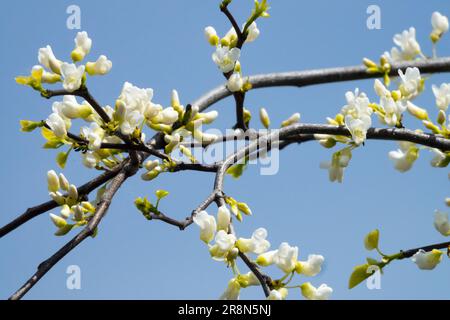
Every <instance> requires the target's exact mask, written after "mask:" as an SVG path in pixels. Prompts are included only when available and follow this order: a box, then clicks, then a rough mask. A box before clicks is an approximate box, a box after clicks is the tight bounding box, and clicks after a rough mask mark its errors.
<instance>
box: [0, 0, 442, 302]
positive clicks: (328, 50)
mask: <svg viewBox="0 0 450 320" xmlns="http://www.w3.org/2000/svg"><path fill="white" fill-rule="evenodd" d="M235 2H238V3H233V5H232V6H231V10H232V11H233V12H234V13H235V14H236V17H237V18H238V19H239V20H240V21H243V19H245V18H246V17H247V15H248V13H249V12H250V8H251V6H252V1H251V0H246V1H242V0H241V1H235ZM270 2H272V3H271V5H272V8H271V10H270V13H271V18H270V19H266V20H263V21H260V22H259V27H260V30H261V36H260V38H259V39H258V40H257V41H256V42H255V43H251V44H249V45H248V46H246V47H245V49H244V51H243V53H242V58H241V62H242V66H243V71H244V73H245V74H254V73H264V72H273V71H288V70H303V69H312V68H321V67H331V66H346V65H355V64H359V63H360V62H361V59H362V58H363V57H365V56H368V57H371V58H374V59H377V58H378V57H379V55H380V54H381V53H382V52H383V51H385V50H389V49H390V48H391V47H392V45H393V44H392V36H393V35H394V34H395V33H397V32H400V31H402V30H404V29H406V28H408V27H410V26H415V27H416V29H417V34H418V39H419V41H420V43H421V44H422V47H423V51H424V52H425V53H429V52H430V51H431V50H430V43H429V41H428V34H429V32H430V30H431V26H430V17H431V13H432V12H433V11H434V10H438V11H441V12H442V13H444V14H446V15H450V11H449V8H448V5H447V3H445V2H444V1H432V0H429V1H420V2H419V1H415V2H414V5H413V4H411V1H375V2H374V1H365V0H364V1H323V0H317V1H311V2H308V3H306V2H303V1H302V2H300V1H295V0H289V1H288V0H285V1H270ZM70 4H77V5H79V6H80V7H81V10H82V30H86V31H88V33H89V35H90V36H91V38H92V39H93V49H92V53H91V55H90V57H91V59H94V57H97V56H98V55H99V54H106V55H107V56H108V58H110V59H111V60H112V61H113V69H112V72H111V73H110V74H109V75H107V76H105V77H98V78H95V79H92V80H90V81H89V87H90V88H91V91H92V92H93V94H94V95H95V96H96V97H97V98H98V100H99V101H101V102H102V103H103V104H113V103H114V100H115V98H116V97H117V96H118V94H119V93H120V90H121V87H122V85H123V82H124V81H130V82H132V83H133V84H136V85H138V86H141V87H152V88H153V89H154V90H155V98H154V100H155V101H158V102H160V103H162V104H165V105H167V104H168V103H169V101H170V100H169V99H170V91H171V89H173V88H176V89H177V90H178V91H179V93H180V96H181V99H182V102H183V103H185V104H186V103H188V102H190V101H193V100H194V99H195V98H197V97H199V96H200V95H201V94H202V93H203V92H205V91H207V90H209V89H211V88H212V87H214V86H216V85H218V84H221V83H222V82H223V78H222V75H221V74H220V73H219V72H218V70H217V69H216V67H215V66H214V64H213V62H212V61H211V59H210V56H211V53H212V48H211V47H210V46H208V45H207V43H206V42H205V40H204V36H203V28H204V27H205V26H207V25H214V26H215V27H216V29H217V30H218V31H219V32H220V33H222V34H223V33H224V32H226V31H227V30H228V28H229V25H228V22H227V20H226V19H225V17H224V16H222V14H221V13H220V12H219V10H218V4H219V1H218V0H217V1H200V0H197V1H127V2H124V1H108V2H106V1H81V0H79V1H77V2H76V3H73V2H68V1H48V0H47V1H39V2H31V1H19V0H18V1H14V2H12V1H9V2H5V3H3V5H2V6H3V8H2V9H3V10H1V13H0V24H1V28H0V32H1V38H2V41H3V46H2V47H3V49H2V50H1V51H0V64H1V70H2V71H1V73H0V88H1V89H0V90H1V93H2V95H1V96H2V111H3V112H2V125H1V126H0V133H1V134H0V137H1V138H0V139H1V143H2V146H3V157H1V160H0V161H1V166H0V179H1V181H2V183H1V185H0V191H1V192H0V199H1V203H2V210H1V213H0V224H1V225H3V224H5V223H7V222H9V221H10V220H12V219H13V218H15V217H16V216H17V215H18V214H20V213H22V212H23V211H24V210H25V209H26V208H27V207H28V206H32V205H35V204H38V203H41V202H43V201H47V200H48V195H47V190H46V172H47V170H49V169H56V170H57V166H56V164H55V162H54V158H55V156H56V152H55V151H49V150H44V149H42V148H41V145H42V144H43V139H42V137H41V136H40V134H39V133H38V132H36V133H32V134H26V133H21V132H19V120H20V119H36V120H39V119H44V118H45V117H46V116H47V115H48V114H49V113H50V107H51V102H50V101H45V100H43V99H41V98H40V97H39V96H38V95H37V94H36V93H35V92H33V91H32V90H30V89H28V88H25V87H21V86H18V85H16V84H15V82H14V77H15V76H16V75H18V74H25V73H27V72H28V71H29V69H30V68H31V66H33V65H34V64H36V63H37V50H38V48H40V47H43V46H45V45H47V44H50V45H52V47H53V49H54V52H55V54H56V55H57V56H58V57H61V58H63V57H64V58H65V59H67V60H68V58H69V53H70V50H71V49H72V47H73V38H74V36H75V34H76V31H75V30H68V29H67V28H66V23H65V22H66V18H67V15H66V13H65V11H66V8H67V6H68V5H70ZM369 4H378V5H379V6H380V7H381V10H382V11H381V13H382V29H381V30H374V31H369V30H368V29H367V28H366V18H367V15H366V8H367V6H368V5H369ZM449 41H450V38H449V37H446V38H444V40H443V41H442V43H441V45H440V47H439V53H440V54H441V55H450V45H449V43H450V42H449ZM449 80H450V76H449V75H448V74H447V75H439V76H434V77H433V78H432V79H431V80H430V81H428V82H427V84H426V89H427V91H426V92H425V93H424V94H423V96H422V97H420V99H419V100H417V103H418V104H423V105H426V106H429V109H430V110H432V112H431V113H432V114H433V115H435V114H436V112H435V111H436V108H435V107H434V99H433V96H432V93H431V84H432V83H436V84H440V83H441V82H450V81H449ZM372 84H373V82H372V81H360V82H352V83H350V82H349V83H341V84H330V85H325V86H316V87H308V88H302V89H295V88H277V89H267V90H255V91H252V92H250V93H249V94H248V95H247V97H248V99H247V107H248V108H249V109H250V110H251V111H252V112H253V113H254V114H255V116H256V115H257V110H258V109H259V107H261V106H264V107H266V108H267V110H269V113H270V115H271V117H272V121H273V123H278V122H280V121H281V120H283V119H284V118H286V117H288V116H289V115H291V114H292V113H294V112H300V113H301V114H302V121H303V122H309V123H320V122H323V121H324V119H325V117H326V116H333V115H335V114H336V112H337V111H338V110H340V108H341V106H342V105H343V104H344V103H345V100H344V93H345V92H346V91H347V90H353V89H354V88H355V87H359V88H361V89H363V90H366V91H367V92H368V93H369V96H370V97H372V98H374V94H373V92H372V90H371V88H372ZM213 109H216V110H218V111H219V112H220V120H218V122H217V125H218V126H219V128H225V127H226V126H230V125H231V124H232V123H233V122H234V120H233V113H234V111H233V110H234V106H233V103H232V100H231V99H226V100H223V101H220V102H219V103H218V104H217V105H215V106H214V108H213ZM256 118H257V117H256ZM374 123H377V122H376V121H375V120H374ZM408 124H409V125H410V126H411V127H413V128H416V127H419V126H420V124H419V123H418V122H415V121H411V122H408ZM377 125H378V123H377ZM395 148H396V144H395V143H393V142H385V143H383V142H377V141H369V142H367V143H366V146H365V147H364V148H360V150H357V151H356V152H355V153H354V157H353V159H352V161H351V165H350V168H349V169H348V170H346V172H345V178H344V183H343V184H331V183H330V182H329V181H328V178H327V173H326V171H324V170H321V169H319V163H320V162H321V161H325V160H329V158H330V157H331V152H330V151H329V150H325V149H323V148H322V147H320V146H318V145H317V144H315V143H310V144H306V145H303V146H301V147H300V146H299V147H297V146H292V147H290V148H288V149H287V150H286V151H285V152H283V153H282V157H281V168H280V171H279V173H278V174H277V175H274V176H261V175H259V171H258V168H257V167H256V166H253V167H251V168H249V170H248V171H247V172H246V173H245V175H244V176H243V177H242V178H241V180H240V181H234V180H232V179H230V178H229V179H227V181H226V183H225V187H226V192H227V193H228V194H229V195H232V196H234V197H235V198H237V199H239V200H241V201H245V202H247V203H248V204H249V205H250V206H251V208H252V210H253V212H254V215H253V217H250V218H246V219H245V221H244V223H242V224H239V225H238V226H237V230H238V233H239V234H240V235H243V236H248V235H250V234H251V232H252V231H253V230H254V229H255V228H257V227H261V226H265V227H267V229H268V230H269V238H270V239H269V240H270V241H271V243H272V246H273V247H278V244H279V243H280V242H282V241H288V242H289V243H290V244H292V245H298V246H299V249H300V258H302V259H305V258H306V257H307V255H308V254H310V253H320V254H323V255H324V256H325V259H326V260H325V261H326V265H325V267H324V270H323V272H322V273H321V275H320V276H318V277H316V278H313V279H307V280H311V281H312V283H313V284H316V285H319V284H321V283H323V282H325V283H327V284H328V285H330V286H331V287H333V288H334V294H333V298H335V299H393V298H399V299H409V298H424V299H443V298H449V296H450V291H449V285H450V272H449V262H448V261H444V262H443V263H442V264H441V265H439V266H438V267H437V268H436V270H434V271H432V272H426V271H420V270H419V269H418V268H417V267H416V266H415V265H414V264H413V263H412V262H411V261H403V262H399V263H394V264H393V265H391V266H389V267H388V268H387V269H386V271H385V275H384V276H383V278H382V289H381V290H368V289H367V288H366V287H365V285H362V286H359V287H358V288H356V289H353V290H348V289H347V281H348V276H349V274H350V272H351V270H352V267H353V266H354V265H356V264H360V263H363V262H364V259H365V257H366V256H367V252H366V251H365V250H364V248H363V244H362V239H363V237H364V235H365V234H366V233H367V232H368V231H370V230H371V229H374V228H379V229H380V230H381V247H382V249H383V250H384V251H386V252H395V251H398V250H399V249H408V248H412V247H416V246H420V245H426V244H431V243H435V242H442V241H444V240H445V239H444V238H443V237H442V236H441V235H440V234H439V233H438V232H437V231H436V230H434V228H433V225H432V222H433V211H434V209H436V208H441V209H445V208H444V204H443V199H444V198H445V197H446V196H448V195H449V194H448V179H447V170H445V169H434V168H431V167H430V165H429V160H430V155H429V154H428V151H425V152H423V153H422V154H421V156H420V159H419V160H418V161H417V163H416V165H415V167H414V169H413V170H412V171H410V172H408V173H406V174H401V173H399V172H397V171H395V170H394V169H393V166H392V164H391V163H390V161H389V159H388V157H387V152H388V151H389V150H393V149H395ZM57 171H59V170H57ZM64 174H65V175H66V176H67V177H68V178H69V180H70V181H71V182H72V183H75V184H77V185H78V184H81V183H83V182H85V181H87V180H88V179H90V178H92V177H94V176H95V175H96V174H97V172H95V171H92V170H87V169H85V168H84V167H82V165H81V162H80V159H79V158H78V157H76V156H75V157H73V158H72V159H71V161H70V163H69V164H68V165H67V167H66V169H65V170H64ZM212 183H213V181H212V176H208V174H205V173H198V174H197V173H195V174H193V173H180V174H176V175H175V174H173V175H170V174H165V175H163V176H161V178H159V179H158V180H157V181H154V182H151V183H148V182H147V183H145V182H143V181H140V179H139V178H138V176H136V177H135V178H134V179H132V180H130V181H128V182H127V183H126V185H125V186H124V187H123V188H122V189H121V190H120V192H119V194H118V195H117V197H116V199H115V201H114V202H113V204H112V205H111V208H110V210H109V213H108V215H107V216H106V218H105V219H104V221H103V223H102V224H101V227H100V232H99V235H98V237H97V238H96V239H94V240H93V239H88V240H87V241H85V242H84V243H82V244H81V245H80V246H79V247H78V248H77V249H76V250H74V251H73V252H71V253H70V254H69V255H68V256H66V257H65V258H64V259H63V260H62V261H61V262H60V263H59V264H58V265H57V266H56V267H55V268H54V269H53V270H51V271H50V272H49V273H48V274H47V275H46V276H45V277H44V278H43V279H42V281H41V282H39V283H38V284H37V285H36V286H35V287H34V288H33V289H32V290H31V291H30V292H29V294H28V295H27V296H26V298H29V299H107V298H119V299H165V298H177V299H215V298H217V297H218V296H219V295H220V294H221V293H222V291H223V290H224V289H225V287H226V284H227V281H228V280H229V278H230V277H231V272H230V270H227V269H226V268H225V267H224V266H223V265H221V264H220V263H218V262H214V261H212V260H211V259H210V258H209V254H208V251H207V250H206V248H205V247H204V246H203V245H202V243H200V240H199V239H198V228H196V227H195V226H194V227H192V228H189V229H188V230H186V231H185V232H180V231H178V230H177V229H176V228H173V227H171V226H169V225H166V224H163V223H159V222H157V221H147V220H145V219H144V218H143V217H142V216H141V214H140V213H139V212H138V211H137V210H136V209H135V208H134V206H133V199H134V198H135V197H136V196H144V195H152V194H153V192H154V190H156V189H159V188H163V189H166V190H169V191H170V196H169V197H168V198H167V200H166V201H164V202H163V204H162V207H161V209H162V210H164V211H165V212H167V213H170V214H171V215H173V216H176V217H179V218H182V217H185V216H186V215H188V214H189V213H190V211H191V210H192V209H193V208H194V207H195V206H197V205H198V204H199V203H200V202H201V201H202V199H204V198H205V196H206V195H207V194H208V193H209V191H210V189H211V187H212ZM213 211H215V209H214V210H213ZM54 212H55V213H57V211H54ZM210 213H213V212H210ZM54 231H55V230H54V226H53V225H52V224H51V222H50V220H49V218H48V215H47V214H44V215H42V216H40V217H38V218H36V219H34V220H32V221H31V222H29V223H27V224H26V225H25V226H23V227H22V228H20V229H19V230H16V231H14V232H13V233H11V234H9V235H8V236H6V237H4V238H3V239H1V240H0V252H2V259H1V263H0V297H1V298H7V297H8V296H9V295H10V294H11V293H13V292H14V291H15V290H16V289H17V288H18V287H19V286H21V285H22V283H23V282H24V281H25V280H26V279H28V277H29V276H31V275H32V274H33V273H34V271H35V269H36V266H37V265H38V264H39V263H40V262H41V261H43V260H44V259H45V258H47V257H49V256H50V255H51V254H52V253H53V252H54V251H56V250H57V249H58V248H60V247H61V246H62V245H63V244H64V243H65V242H66V241H68V240H69V239H70V237H72V236H73V234H74V233H71V234H70V235H68V236H66V237H55V236H54V235H53V233H54ZM72 264H76V265H79V266H80V267H81V270H82V289H81V290H67V289H66V277H67V275H66V273H65V270H66V268H67V267H68V266H69V265H72ZM303 280H305V279H303ZM261 294H262V292H261V290H260V288H252V289H248V290H244V291H243V293H242V298H261V297H262V295H261ZM289 297H290V298H293V299H298V298H300V297H301V295H300V293H299V292H294V291H292V292H291V293H290V296H289Z"/></svg>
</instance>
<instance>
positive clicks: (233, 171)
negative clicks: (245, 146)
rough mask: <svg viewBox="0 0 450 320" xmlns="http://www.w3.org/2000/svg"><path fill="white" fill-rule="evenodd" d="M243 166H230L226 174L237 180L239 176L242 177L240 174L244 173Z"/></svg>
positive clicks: (240, 164)
mask: <svg viewBox="0 0 450 320" xmlns="http://www.w3.org/2000/svg"><path fill="white" fill-rule="evenodd" d="M244 169H245V164H244V163H239V164H235V165H234V166H231V167H229V168H228V170H227V173H228V174H229V175H231V176H232V177H233V178H235V179H239V177H240V176H242V173H243V172H244Z"/></svg>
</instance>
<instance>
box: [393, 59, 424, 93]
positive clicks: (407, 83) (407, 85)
mask: <svg viewBox="0 0 450 320" xmlns="http://www.w3.org/2000/svg"><path fill="white" fill-rule="evenodd" d="M398 74H399V76H400V79H401V81H402V83H401V85H400V91H401V93H402V95H403V96H404V97H405V98H407V99H412V98H415V97H417V96H418V95H419V93H420V92H421V91H422V89H423V81H422V77H421V76H420V71H419V69H418V68H416V67H414V68H410V67H408V68H407V69H406V72H405V74H403V71H402V70H401V69H399V70H398Z"/></svg>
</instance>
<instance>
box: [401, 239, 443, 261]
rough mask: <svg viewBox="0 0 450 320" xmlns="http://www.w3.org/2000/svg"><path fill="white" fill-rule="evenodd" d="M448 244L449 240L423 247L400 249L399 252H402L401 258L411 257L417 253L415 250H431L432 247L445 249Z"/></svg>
mask: <svg viewBox="0 0 450 320" xmlns="http://www.w3.org/2000/svg"><path fill="white" fill-rule="evenodd" d="M449 246H450V241H448V242H442V243H436V244H432V245H429V246H424V247H420V248H415V249H409V250H404V251H403V250H401V251H400V252H401V253H402V259H403V258H410V257H412V256H413V255H414V254H416V253H417V251H419V250H424V251H426V252H428V251H431V250H433V249H447V248H449Z"/></svg>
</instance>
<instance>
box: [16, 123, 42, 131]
mask: <svg viewBox="0 0 450 320" xmlns="http://www.w3.org/2000/svg"><path fill="white" fill-rule="evenodd" d="M43 125H44V124H43V122H42V121H31V120H20V131H22V132H31V131H33V130H34V129H36V128H40V127H42V126H43Z"/></svg>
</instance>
